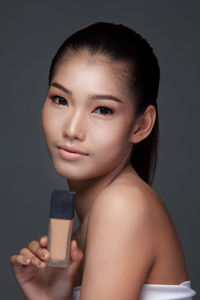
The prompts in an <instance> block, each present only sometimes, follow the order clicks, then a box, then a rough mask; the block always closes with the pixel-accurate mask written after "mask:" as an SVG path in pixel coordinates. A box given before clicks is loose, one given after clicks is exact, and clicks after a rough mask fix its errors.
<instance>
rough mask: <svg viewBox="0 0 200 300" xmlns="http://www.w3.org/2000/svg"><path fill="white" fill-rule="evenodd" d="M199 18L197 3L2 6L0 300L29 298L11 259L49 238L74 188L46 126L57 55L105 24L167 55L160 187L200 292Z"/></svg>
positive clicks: (161, 103)
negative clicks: (50, 146) (62, 201)
mask: <svg viewBox="0 0 200 300" xmlns="http://www.w3.org/2000/svg"><path fill="white" fill-rule="evenodd" d="M199 15H200V1H194V0H193V1H190V2H189V1H173V0H171V1H159V0H158V1H153V0H151V1H148V0H146V1H141V0H140V1H134V0H132V1H125V0H123V1H121V0H118V1H116V0H112V1H108V2H107V1H105V0H104V1H101V2H100V1H94V0H93V1H92V0H91V1H81V0H79V1H74V2H71V1H44V0H43V1H27V0H26V1H25V0H24V1H20V0H18V1H1V4H0V28H1V47H0V51H1V53H0V63H1V72H0V76H1V79H0V82H1V92H0V101H1V102H0V103H1V106H0V107H1V109H0V111H1V117H0V122H1V124H0V129H1V147H0V151H1V153H0V158H1V160H0V167H1V181H0V182H1V202H0V205H1V209H0V213H1V216H0V220H1V226H0V230H1V232H0V236H1V272H0V273H1V280H0V282H1V285H2V287H1V299H15V300H18V299H23V296H22V294H21V292H20V290H19V288H18V286H17V284H16V282H15V280H14V277H13V275H12V272H11V268H10V264H9V257H10V256H11V255H12V254H14V253H17V252H18V251H19V249H21V248H22V247H26V246H27V244H28V242H29V241H31V240H32V239H37V238H38V237H39V236H41V235H42V234H46V233H47V225H48V211H49V196H50V192H51V190H52V189H54V188H66V182H65V180H64V179H62V178H61V177H59V176H58V175H57V174H56V173H55V171H54V170H53V167H52V165H51V162H50V159H49V157H48V154H47V150H46V148H45V144H44V140H43V133H42V128H41V108H42V105H43V102H44V99H45V93H46V89H47V76H48V70H49V65H50V61H51V58H52V56H53V55H54V53H55V51H56V49H57V48H58V46H59V45H60V44H61V43H62V42H63V40H64V39H65V38H66V37H67V36H68V35H70V34H72V33H73V32H75V31H76V30H78V29H80V28H83V27H85V26H87V25H89V24H91V23H94V22H97V21H111V22H115V23H123V24H125V25H127V26H130V27H132V28H134V29H135V30H136V31H138V32H139V33H141V34H142V35H143V36H144V37H145V38H146V39H147V40H148V41H149V42H150V44H151V45H152V47H153V48H154V51H155V53H156V55H157V57H158V59H159V63H160V67H161V84H160V92H159V99H158V106H159V114H160V132H161V137H160V146H159V151H160V154H159V163H158V168H157V173H156V178H155V181H154V184H153V187H154V189H155V190H156V192H157V193H158V194H159V195H160V197H161V198H162V199H163V201H164V202H165V204H166V205H167V207H168V209H169V212H170V214H171V216H172V219H173V221H174V223H175V225H176V228H177V231H178V233H179V236H180V239H181V242H182V245H183V249H184V253H185V258H186V262H187V266H188V271H189V276H190V279H191V280H192V286H193V288H194V289H196V290H198V291H199V290H200V279H199V276H198V275H199V270H200V260H199V254H200V238H199V228H200V220H199V209H200V201H199V198H200V197H199V194H200V192H199V187H200V184H199V179H200V177H199V167H200V165H199V153H200V149H199V128H200V127H199V120H200V119H199V113H200V104H199V103H200V101H199V87H200V80H199V67H200V59H199V53H200V33H199V29H200V18H199ZM76 225H77V223H76Z"/></svg>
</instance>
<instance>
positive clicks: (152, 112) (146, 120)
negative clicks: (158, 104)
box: [131, 105, 156, 144]
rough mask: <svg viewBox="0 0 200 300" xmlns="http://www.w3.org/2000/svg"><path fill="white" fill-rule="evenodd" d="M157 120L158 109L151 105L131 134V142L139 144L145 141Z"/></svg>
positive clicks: (138, 120) (136, 123)
mask: <svg viewBox="0 0 200 300" xmlns="http://www.w3.org/2000/svg"><path fill="white" fill-rule="evenodd" d="M155 120H156V109H155V106H154V105H149V106H148V107H147V108H146V110H145V112H144V113H143V114H142V115H141V116H139V117H138V119H137V120H136V122H135V124H134V128H133V131H132V134H131V142H132V143H135V144H136V143H139V142H140V141H142V140H144V139H145V138H146V137H147V136H148V135H149V134H150V133H151V130H152V128H153V125H154V123H155Z"/></svg>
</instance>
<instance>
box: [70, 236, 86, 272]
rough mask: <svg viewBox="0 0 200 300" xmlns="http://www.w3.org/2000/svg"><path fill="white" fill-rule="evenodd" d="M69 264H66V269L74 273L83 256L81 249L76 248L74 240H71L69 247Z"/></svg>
mask: <svg viewBox="0 0 200 300" xmlns="http://www.w3.org/2000/svg"><path fill="white" fill-rule="evenodd" d="M70 250H71V251H70V253H71V254H70V256H71V257H70V265H69V266H68V271H69V272H70V273H72V274H74V273H75V272H76V271H77V269H78V267H79V264H80V262H81V260H82V259H83V257H84V254H83V252H82V250H81V249H79V248H78V245H77V242H76V241H75V240H72V241H71V249H70Z"/></svg>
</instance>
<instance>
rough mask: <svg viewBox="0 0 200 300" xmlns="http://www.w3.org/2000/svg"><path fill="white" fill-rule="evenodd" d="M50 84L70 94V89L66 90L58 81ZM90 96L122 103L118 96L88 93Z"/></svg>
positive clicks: (94, 98) (95, 98)
mask: <svg viewBox="0 0 200 300" xmlns="http://www.w3.org/2000/svg"><path fill="white" fill-rule="evenodd" d="M50 86H54V87H56V88H58V89H59V90H61V91H62V92H64V93H65V94H69V95H71V96H72V91H70V90H68V89H67V88H66V87H64V86H62V85H61V84H60V83H58V82H53V83H51V84H50ZM90 98H91V99H93V100H104V99H109V100H113V101H116V102H119V103H123V101H122V100H120V99H119V98H117V97H115V96H113V95H107V94H106V95H100V94H92V95H90Z"/></svg>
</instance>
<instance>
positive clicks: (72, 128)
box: [63, 111, 85, 140]
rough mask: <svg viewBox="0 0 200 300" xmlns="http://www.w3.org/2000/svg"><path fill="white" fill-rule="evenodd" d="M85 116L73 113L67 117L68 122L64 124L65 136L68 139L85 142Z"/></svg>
mask: <svg viewBox="0 0 200 300" xmlns="http://www.w3.org/2000/svg"><path fill="white" fill-rule="evenodd" d="M84 119H85V118H84V116H83V114H82V113H81V112H80V111H79V112H74V113H71V114H70V115H68V116H67V117H66V122H65V124H64V130H63V135H64V137H67V138H68V139H71V140H73V139H79V140H84V138H85V130H84V122H85V120H84Z"/></svg>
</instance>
